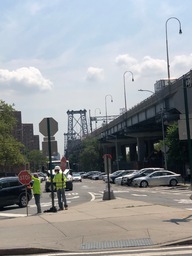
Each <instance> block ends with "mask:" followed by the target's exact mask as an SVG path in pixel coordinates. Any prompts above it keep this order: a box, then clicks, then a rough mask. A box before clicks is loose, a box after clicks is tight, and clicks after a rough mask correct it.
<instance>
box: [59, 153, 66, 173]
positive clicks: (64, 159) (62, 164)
mask: <svg viewBox="0 0 192 256" xmlns="http://www.w3.org/2000/svg"><path fill="white" fill-rule="evenodd" d="M66 162H67V160H66V158H65V157H64V156H63V157H62V158H61V166H60V167H61V169H62V170H63V171H64V170H65V169H66Z"/></svg>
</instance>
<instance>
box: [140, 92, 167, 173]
mask: <svg viewBox="0 0 192 256" xmlns="http://www.w3.org/2000/svg"><path fill="white" fill-rule="evenodd" d="M138 91H140V92H150V93H152V94H154V92H153V91H150V90H143V89H139V90H138ZM155 96H156V97H157V95H156V94H155ZM157 100H159V99H158V97H157ZM161 129H162V137H163V151H164V152H163V153H164V167H165V169H166V170H167V152H166V151H167V149H166V145H165V130H164V117H163V108H161Z"/></svg>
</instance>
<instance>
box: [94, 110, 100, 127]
mask: <svg viewBox="0 0 192 256" xmlns="http://www.w3.org/2000/svg"><path fill="white" fill-rule="evenodd" d="M97 110H99V114H101V109H100V108H96V109H95V129H97V119H96V111H97Z"/></svg>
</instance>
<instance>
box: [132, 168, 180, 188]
mask: <svg viewBox="0 0 192 256" xmlns="http://www.w3.org/2000/svg"><path fill="white" fill-rule="evenodd" d="M180 179H181V175H180V174H177V173H175V172H171V171H167V170H159V171H155V172H152V173H150V174H147V175H145V176H142V177H139V178H135V179H134V180H133V182H132V183H133V186H139V187H143V188H146V187H148V186H163V185H167V186H177V184H178V182H179V180H180Z"/></svg>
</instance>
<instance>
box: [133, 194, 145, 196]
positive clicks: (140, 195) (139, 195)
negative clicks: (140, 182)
mask: <svg viewBox="0 0 192 256" xmlns="http://www.w3.org/2000/svg"><path fill="white" fill-rule="evenodd" d="M131 195H132V196H147V195H141V194H140V195H139V194H131Z"/></svg>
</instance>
